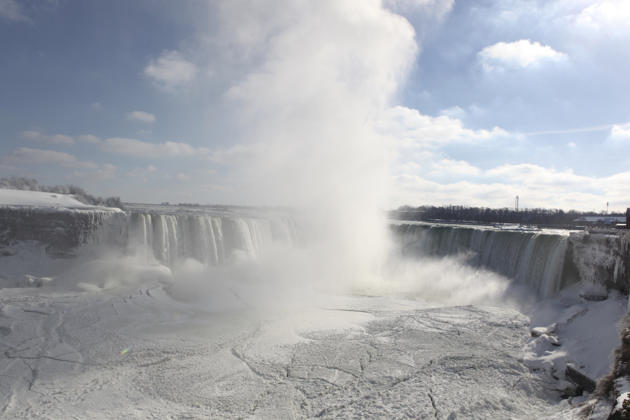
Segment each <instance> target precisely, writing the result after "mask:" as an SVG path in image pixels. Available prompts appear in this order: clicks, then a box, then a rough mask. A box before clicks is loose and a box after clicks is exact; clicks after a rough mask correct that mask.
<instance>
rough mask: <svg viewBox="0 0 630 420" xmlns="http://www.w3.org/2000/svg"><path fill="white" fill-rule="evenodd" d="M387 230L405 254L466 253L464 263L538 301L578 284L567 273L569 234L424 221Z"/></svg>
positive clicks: (569, 264) (570, 264) (436, 255)
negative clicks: (535, 296)
mask: <svg viewBox="0 0 630 420" xmlns="http://www.w3.org/2000/svg"><path fill="white" fill-rule="evenodd" d="M392 228H393V230H394V232H395V233H396V234H397V239H398V241H399V244H400V245H401V249H402V253H403V255H404V256H434V257H444V256H449V255H456V254H466V255H467V261H468V263H469V264H471V265H473V266H480V267H485V268H489V269H491V270H493V271H496V272H498V273H500V274H503V275H505V276H507V277H509V278H512V279H514V280H515V281H517V282H519V283H522V284H526V285H528V286H529V287H530V288H532V289H533V290H535V291H536V292H537V293H538V294H539V295H540V296H541V297H549V296H553V295H554V294H556V293H557V292H558V291H559V290H560V289H561V288H563V287H565V286H567V285H569V284H571V283H574V282H576V281H578V280H579V278H577V276H575V275H574V273H573V272H572V271H571V266H572V262H571V261H570V258H568V256H569V253H568V238H569V234H568V233H563V232H541V231H509V230H501V229H494V228H482V227H469V226H459V225H437V224H423V223H414V224H401V225H394V226H393V227H392Z"/></svg>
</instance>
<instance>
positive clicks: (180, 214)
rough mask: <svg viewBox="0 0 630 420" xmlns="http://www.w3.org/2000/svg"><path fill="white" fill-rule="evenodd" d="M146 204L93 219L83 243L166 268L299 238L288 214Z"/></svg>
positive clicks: (223, 260) (228, 258) (231, 257)
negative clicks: (107, 247) (111, 248)
mask: <svg viewBox="0 0 630 420" xmlns="http://www.w3.org/2000/svg"><path fill="white" fill-rule="evenodd" d="M146 207H148V208H142V207H139V208H132V209H131V210H128V211H127V212H126V213H125V214H120V215H118V217H116V218H111V220H104V219H103V220H101V219H99V220H98V221H95V223H94V226H95V228H94V229H93V230H92V231H91V232H90V237H89V239H87V240H86V241H85V242H86V243H90V244H103V245H111V246H116V247H119V248H123V249H125V250H126V251H127V252H128V253H133V254H134V255H137V256H141V257H143V258H146V259H147V260H156V261H159V262H160V263H162V264H165V265H167V266H173V265H175V264H177V262H179V261H182V260H184V259H186V258H194V259H195V260H198V261H199V262H201V263H203V264H205V265H220V264H227V263H231V262H234V261H238V260H242V259H257V258H259V257H260V256H261V255H262V254H263V253H264V252H265V250H266V249H268V248H269V247H271V246H273V245H277V244H282V245H289V246H293V245H295V244H296V242H297V229H296V226H295V223H294V222H293V220H292V218H291V217H289V216H288V215H285V214H275V213H265V212H262V211H261V212H259V213H257V212H255V211H249V212H239V211H203V210H197V211H187V210H182V209H181V208H177V209H174V210H170V211H167V210H168V209H167V210H165V209H164V208H157V209H156V208H155V207H158V206H154V207H149V206H146Z"/></svg>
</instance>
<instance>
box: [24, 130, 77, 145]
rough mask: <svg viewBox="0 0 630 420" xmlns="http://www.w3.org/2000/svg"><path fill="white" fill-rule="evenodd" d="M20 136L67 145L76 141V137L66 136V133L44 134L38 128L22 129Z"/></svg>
mask: <svg viewBox="0 0 630 420" xmlns="http://www.w3.org/2000/svg"><path fill="white" fill-rule="evenodd" d="M20 136H22V138H24V139H27V140H32V141H39V142H43V143H53V144H66V145H68V144H73V143H74V139H73V138H72V137H70V136H66V135H64V134H55V135H48V134H43V133H41V132H39V131H36V130H27V131H22V132H21V133H20Z"/></svg>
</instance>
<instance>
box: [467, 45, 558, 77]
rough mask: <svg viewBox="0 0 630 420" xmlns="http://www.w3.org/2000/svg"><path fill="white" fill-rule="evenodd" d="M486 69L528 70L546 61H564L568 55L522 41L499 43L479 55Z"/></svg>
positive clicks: (546, 46) (547, 46)
mask: <svg viewBox="0 0 630 420" xmlns="http://www.w3.org/2000/svg"><path fill="white" fill-rule="evenodd" d="M478 57H479V59H480V60H481V63H482V64H483V67H484V69H486V70H494V69H497V68H528V67H535V66H537V65H539V64H540V63H542V62H544V61H563V60H566V58H567V55H566V54H565V53H562V52H558V51H556V50H554V49H553V48H551V47H550V46H549V45H542V44H541V43H539V42H531V41H530V40H528V39H521V40H519V41H514V42H497V43H496V44H494V45H490V46H488V47H485V48H484V49H482V50H481V51H479V53H478Z"/></svg>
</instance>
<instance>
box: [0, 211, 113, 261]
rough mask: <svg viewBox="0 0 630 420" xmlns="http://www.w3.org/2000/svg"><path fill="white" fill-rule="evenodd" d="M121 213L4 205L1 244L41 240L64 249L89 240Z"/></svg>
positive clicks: (0, 213)
mask: <svg viewBox="0 0 630 420" xmlns="http://www.w3.org/2000/svg"><path fill="white" fill-rule="evenodd" d="M121 216H122V217H124V215H123V214H121V213H118V212H112V211H108V210H107V209H103V210H99V209H90V210H80V211H79V210H77V211H65V210H59V211H55V210H51V209H45V210H42V209H36V208H33V209H29V208H0V248H1V247H2V245H9V244H11V243H13V242H15V241H39V242H41V243H43V244H46V245H47V247H48V248H49V250H50V251H51V252H53V253H63V252H66V251H68V250H71V249H73V248H76V247H77V246H79V245H82V244H85V243H89V242H90V241H91V240H92V239H94V237H95V236H94V235H95V233H96V232H97V231H98V229H99V228H100V227H101V226H102V225H103V224H104V223H106V222H108V221H110V220H111V219H112V218H116V217H121ZM7 252H8V251H7Z"/></svg>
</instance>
